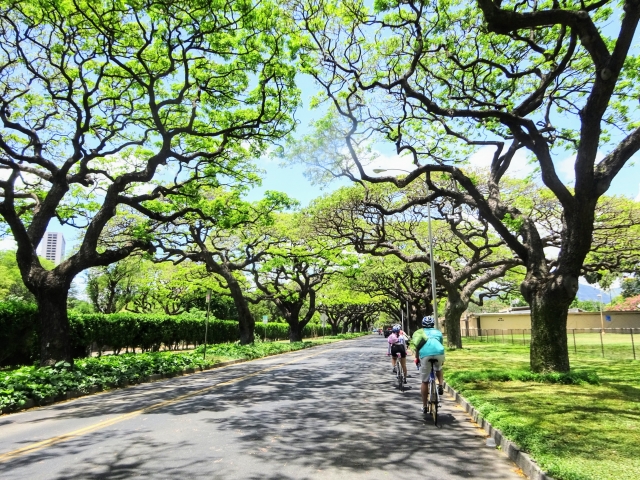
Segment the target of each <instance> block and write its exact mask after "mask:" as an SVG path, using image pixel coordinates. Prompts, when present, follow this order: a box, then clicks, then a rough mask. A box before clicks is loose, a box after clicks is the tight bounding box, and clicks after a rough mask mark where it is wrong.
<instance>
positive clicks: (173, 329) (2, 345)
mask: <svg viewBox="0 0 640 480" xmlns="http://www.w3.org/2000/svg"><path fill="white" fill-rule="evenodd" d="M36 313H37V309H36V307H35V305H30V304H25V303H22V302H0V365H24V364H28V363H32V362H34V361H36V360H37V359H38V352H39V340H38V324H37V316H36ZM204 323H205V314H204V313H203V312H196V313H186V314H182V315H175V316H171V315H140V314H135V313H115V314H111V315H106V314H101V313H95V314H75V313H73V312H70V313H69V324H70V329H71V346H72V351H73V356H74V358H80V357H84V356H87V355H88V353H89V346H90V345H98V346H99V347H98V348H99V349H102V348H104V347H108V348H110V349H113V350H114V351H116V352H120V351H122V350H125V349H133V348H135V349H142V350H144V351H152V350H157V349H158V348H159V347H160V346H161V345H164V346H165V347H169V348H171V347H173V346H175V345H178V344H182V343H187V344H188V345H198V344H201V343H203V342H204V329H205V328H204ZM264 328H265V327H264V324H263V323H256V329H255V334H256V336H257V337H259V338H264ZM266 330H267V332H266V333H267V339H270V340H280V339H287V338H289V325H287V324H286V323H268V324H267V326H266ZM325 333H326V334H329V333H330V329H329V328H328V327H327V328H326V331H325ZM303 334H304V336H305V337H312V336H321V335H322V327H321V326H320V325H316V324H309V325H307V326H306V327H305V329H304V332H303ZM238 339H239V331H238V322H236V321H230V320H218V319H215V318H210V319H209V331H208V336H207V342H208V343H225V342H235V341H237V340H238Z"/></svg>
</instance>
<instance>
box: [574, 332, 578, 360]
mask: <svg viewBox="0 0 640 480" xmlns="http://www.w3.org/2000/svg"><path fill="white" fill-rule="evenodd" d="M573 351H574V352H575V354H576V355H578V347H576V329H575V328H574V329H573Z"/></svg>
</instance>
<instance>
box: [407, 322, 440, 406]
mask: <svg viewBox="0 0 640 480" xmlns="http://www.w3.org/2000/svg"><path fill="white" fill-rule="evenodd" d="M411 343H412V344H413V346H414V352H415V355H416V365H418V366H420V364H423V367H422V370H421V375H420V377H421V380H422V385H421V387H420V393H421V394H422V410H423V411H424V409H425V408H426V405H427V403H428V401H429V392H428V390H427V382H428V381H429V375H430V374H431V368H430V367H431V364H430V363H429V359H431V358H433V359H435V360H437V362H435V363H434V364H433V369H434V370H435V372H436V377H437V378H438V394H439V395H442V394H443V393H444V388H443V385H444V378H443V374H442V366H443V365H444V344H443V341H442V332H441V331H440V330H438V329H437V328H435V320H434V319H433V317H432V316H431V315H429V316H426V317H424V318H423V319H422V328H421V329H419V330H418V331H417V332H415V333H414V334H413V338H412V339H411Z"/></svg>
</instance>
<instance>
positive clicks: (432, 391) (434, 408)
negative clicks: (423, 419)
mask: <svg viewBox="0 0 640 480" xmlns="http://www.w3.org/2000/svg"><path fill="white" fill-rule="evenodd" d="M429 363H431V372H430V373H429V380H428V381H427V391H428V392H429V402H428V403H427V407H428V410H427V413H431V416H432V417H433V423H434V424H435V425H438V405H439V404H440V394H439V393H438V387H437V385H436V371H435V368H434V364H435V361H434V360H429Z"/></svg>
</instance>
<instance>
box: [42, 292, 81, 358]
mask: <svg viewBox="0 0 640 480" xmlns="http://www.w3.org/2000/svg"><path fill="white" fill-rule="evenodd" d="M68 295H69V289H68V288H65V286H64V285H62V286H53V287H51V286H50V287H48V288H41V289H38V290H37V291H36V292H35V297H36V302H37V303H38V322H39V324H40V365H41V366H51V365H55V364H56V363H57V362H59V361H60V360H64V361H66V362H69V363H73V358H72V356H71V342H70V337H69V330H70V329H69V318H68V316H67V297H68Z"/></svg>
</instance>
